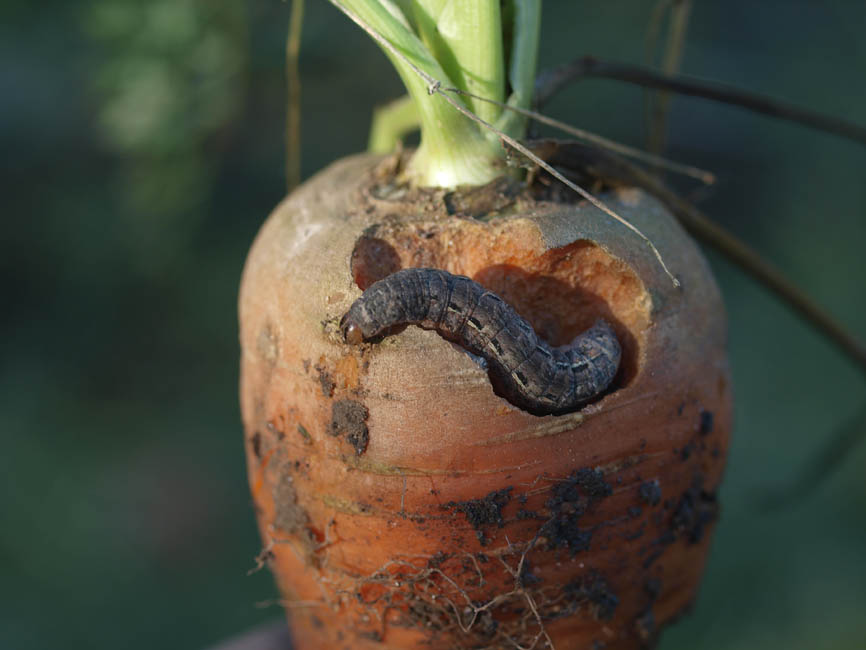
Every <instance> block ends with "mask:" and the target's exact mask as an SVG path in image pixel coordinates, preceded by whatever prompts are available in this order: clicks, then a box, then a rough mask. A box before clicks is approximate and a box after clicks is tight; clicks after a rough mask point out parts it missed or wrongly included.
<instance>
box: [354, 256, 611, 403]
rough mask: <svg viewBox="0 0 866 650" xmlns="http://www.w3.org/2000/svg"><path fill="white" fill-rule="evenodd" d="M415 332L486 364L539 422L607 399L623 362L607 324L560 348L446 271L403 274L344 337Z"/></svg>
mask: <svg viewBox="0 0 866 650" xmlns="http://www.w3.org/2000/svg"><path fill="white" fill-rule="evenodd" d="M407 324H408V325H417V326H419V327H422V328H424V329H430V330H435V331H436V332H438V333H439V335H440V336H442V337H443V338H445V339H447V340H449V341H453V342H454V343H457V344H458V345H460V346H461V347H462V348H464V349H465V350H467V351H469V352H471V353H472V354H475V355H479V356H481V357H483V358H484V359H485V360H486V361H487V370H488V375H489V377H490V381H491V383H492V384H493V389H494V391H495V392H496V393H497V394H498V395H500V396H501V397H504V398H505V399H507V400H508V401H509V402H511V403H512V404H514V405H515V406H517V407H520V408H521V409H523V410H525V411H529V412H530V413H533V414H535V415H547V414H551V413H567V412H569V411H574V410H576V409H577V408H579V407H580V406H582V405H584V404H586V403H587V402H589V401H591V400H593V399H595V398H597V397H599V396H600V395H601V394H602V393H603V392H604V391H605V390H607V388H608V387H609V386H610V384H611V382H612V381H613V378H614V376H615V375H616V373H617V370H618V368H619V362H620V357H621V354H622V350H621V347H620V344H619V341H618V340H617V338H616V334H615V333H614V331H613V329H612V328H611V326H610V325H609V324H608V323H607V322H606V321H604V320H601V319H599V320H598V321H596V323H595V325H593V326H592V327H590V328H589V329H588V330H586V331H585V332H583V333H582V334H580V335H578V336H577V337H576V338H575V339H574V340H573V341H572V342H571V344H569V345H564V346H561V347H558V348H553V347H551V346H550V345H549V344H548V343H547V342H546V341H544V340H542V339H540V338H538V336H537V335H536V333H535V330H533V329H532V326H531V325H530V324H529V323H527V322H526V321H525V320H524V319H523V318H521V316H520V315H519V314H518V313H517V312H516V311H514V309H513V308H512V307H511V306H510V305H508V304H507V303H506V302H505V301H503V300H502V298H500V297H499V296H497V295H496V294H494V293H492V292H490V291H488V290H487V289H485V288H484V287H482V286H481V285H480V284H478V283H477V282H474V281H473V280H470V279H469V278H467V277H464V276H462V275H452V274H451V273H448V272H447V271H442V270H439V269H403V270H402V271H397V272H396V273H393V274H392V275H389V276H388V277H386V278H384V279H382V280H379V281H378V282H375V283H374V284H372V285H371V286H370V287H368V288H367V290H366V291H364V293H363V294H362V295H361V297H360V298H358V299H357V300H356V301H355V302H354V303H353V304H352V306H351V307H350V308H349V311H348V312H346V315H345V316H343V319H342V321H341V322H340V329H341V330H342V332H343V337H344V338H345V340H346V342H347V343H350V344H353V345H358V344H360V343H361V342H362V341H369V340H370V339H374V338H376V337H378V336H382V335H383V334H384V335H387V333H388V330H390V329H391V328H393V327H395V326H397V325H407Z"/></svg>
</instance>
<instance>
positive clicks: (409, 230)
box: [351, 220, 651, 389]
mask: <svg viewBox="0 0 866 650" xmlns="http://www.w3.org/2000/svg"><path fill="white" fill-rule="evenodd" d="M528 227H531V226H528V225H527V222H525V221H518V220H515V221H511V222H509V221H504V222H502V223H498V224H492V225H491V224H478V223H473V222H467V221H458V222H456V223H454V224H451V223H448V224H441V223H437V224H418V223H411V224H402V225H399V226H393V225H388V226H380V227H377V228H373V229H371V231H368V232H367V233H366V234H365V235H363V236H362V237H360V238H359V239H358V241H357V243H356V245H355V249H354V251H353V253H352V261H351V265H352V275H353V278H354V280H355V283H356V284H357V285H358V287H359V288H360V289H362V290H364V289H366V288H367V287H369V286H370V285H371V284H373V283H374V282H376V281H377V280H380V279H382V278H384V277H387V276H388V275H390V274H392V273H394V272H395V271H398V270H400V269H401V268H413V267H414V268H421V267H429V268H438V269H443V270H446V271H448V272H450V273H454V274H457V275H465V276H468V277H470V278H472V279H473V280H475V281H476V282H478V283H479V284H481V285H482V286H484V287H486V288H488V289H490V290H491V291H493V292H494V293H496V294H497V295H499V296H500V297H501V298H502V299H503V300H505V301H506V302H508V303H509V304H510V305H511V306H512V307H514V309H515V310H516V311H517V313H519V314H520V315H521V316H522V317H523V318H525V319H526V320H527V321H528V322H529V323H530V324H531V325H532V326H533V328H534V329H535V331H536V333H538V335H539V336H540V337H542V338H543V339H545V340H546V341H547V342H548V343H550V344H551V345H553V346H559V345H566V344H568V343H570V342H571V341H572V340H573V339H574V337H576V336H577V335H578V334H580V333H581V332H583V331H585V330H587V329H588V328H589V327H591V326H592V325H593V324H594V323H595V322H596V320H598V319H599V318H602V319H604V320H606V321H607V322H608V323H610V325H611V326H612V327H613V328H614V330H615V332H616V335H617V338H618V340H619V342H620V345H621V346H622V361H621V364H620V370H619V373H618V375H617V378H616V380H615V382H614V389H615V388H618V387H624V386H626V385H627V384H628V383H630V382H631V381H632V380H633V379H634V377H635V376H636V375H637V374H638V372H639V371H640V365H641V363H640V360H641V349H642V347H643V344H644V340H645V337H646V330H647V328H648V327H649V324H650V315H649V312H650V304H651V301H650V299H649V296H648V294H647V291H646V288H645V287H644V285H643V283H642V282H641V280H640V279H639V278H638V277H637V275H636V274H635V272H634V271H633V270H632V269H631V268H630V267H629V266H628V265H627V264H625V263H624V262H622V261H620V260H618V259H616V258H614V257H613V256H612V255H610V254H609V253H607V252H606V251H605V250H603V249H602V248H601V247H599V246H598V245H596V244H595V243H593V242H591V241H577V242H574V243H572V244H570V245H568V246H564V247H561V248H556V249H551V250H547V251H544V250H543V249H542V250H539V248H541V246H540V245H539V243H538V237H537V234H536V233H535V232H534V231H533V232H531V233H527V232H526V229H527V228H528Z"/></svg>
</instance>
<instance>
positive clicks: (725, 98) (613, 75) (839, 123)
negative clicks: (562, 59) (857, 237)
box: [535, 56, 866, 145]
mask: <svg viewBox="0 0 866 650" xmlns="http://www.w3.org/2000/svg"><path fill="white" fill-rule="evenodd" d="M586 77H596V78H604V79H616V80H618V81H625V82H626V83H632V84H636V85H639V86H644V87H646V88H657V89H659V90H666V91H669V92H675V93H679V94H681V95H690V96H692V97H702V98H704V99H710V100H713V101H717V102H722V103H725V104H732V105H734V106H740V107H741V108H745V109H748V110H750V111H754V112H756V113H761V114H763V115H770V116H772V117H778V118H780V119H783V120H788V121H790V122H796V123H798V124H802V125H803V126H807V127H809V128H812V129H817V130H819V131H824V132H826V133H832V134H833V135H838V136H841V137H843V138H848V139H849V140H854V141H856V142H859V143H860V144H863V145H866V127H863V126H860V125H859V124H854V123H852V122H846V121H845V120H841V119H838V118H835V117H829V116H827V115H822V114H820V113H815V112H813V111H808V110H806V109H803V108H799V107H797V106H793V105H791V104H787V103H785V102H781V101H778V100H776V99H771V98H769V97H764V96H762V95H756V94H753V93H749V92H745V91H743V90H739V89H737V88H732V87H730V86H725V85H723V84H719V83H715V82H711V81H705V80H702V79H696V78H693V77H686V76H683V75H664V74H660V73H658V72H656V71H654V70H650V69H649V68H644V67H641V66H638V65H630V64H626V63H615V62H613V61H603V60H601V59H597V58H595V57H592V56H585V57H583V58H581V59H577V60H576V61H572V62H571V63H567V64H565V65H562V66H559V67H557V68H554V69H553V70H549V71H547V72H544V73H542V74H541V75H539V77H538V80H537V81H536V84H535V101H536V104H537V105H538V106H542V105H544V104H545V103H546V102H547V101H548V100H549V99H550V98H551V97H552V96H553V95H554V94H556V93H557V92H558V91H559V90H560V89H561V88H562V87H563V86H565V85H566V84H569V83H571V82H572V81H575V80H578V79H582V78H586Z"/></svg>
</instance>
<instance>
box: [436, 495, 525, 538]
mask: <svg viewBox="0 0 866 650" xmlns="http://www.w3.org/2000/svg"><path fill="white" fill-rule="evenodd" d="M512 489H513V488H512V487H507V488H503V489H501V490H496V491H495V492H491V493H490V494H488V495H487V496H486V497H484V498H483V499H470V500H469V501H451V502H449V503H446V504H445V505H444V506H442V507H443V508H452V509H454V510H459V511H460V512H462V513H463V514H464V515H466V519H467V521H469V523H470V524H471V525H472V527H473V528H474V529H475V534H476V535H477V536H478V540H479V541H480V542H481V545H482V546H485V545H486V544H487V542H488V541H489V540H488V539H487V537H486V535H485V534H484V529H485V527H486V526H494V525H495V526H497V527H499V528H502V526H503V524H504V521H503V519H502V508H503V507H505V506H506V505H507V504H508V502H509V501H510V500H511V490H512Z"/></svg>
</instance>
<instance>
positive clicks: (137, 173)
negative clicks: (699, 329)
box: [0, 0, 866, 650]
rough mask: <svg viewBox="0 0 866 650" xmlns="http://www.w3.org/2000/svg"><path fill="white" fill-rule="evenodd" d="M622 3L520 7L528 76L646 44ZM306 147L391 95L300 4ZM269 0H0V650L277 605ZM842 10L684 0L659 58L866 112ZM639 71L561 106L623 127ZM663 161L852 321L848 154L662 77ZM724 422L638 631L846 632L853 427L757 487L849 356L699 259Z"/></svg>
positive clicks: (857, 611) (864, 573) (684, 640)
mask: <svg viewBox="0 0 866 650" xmlns="http://www.w3.org/2000/svg"><path fill="white" fill-rule="evenodd" d="M652 4H653V3H650V2H646V0H607V1H606V2H603V3H602V2H588V1H584V2H573V1H563V2H555V1H553V0H548V2H546V4H545V13H544V24H543V34H544V38H543V43H542V51H541V61H542V67H546V66H550V65H553V64H557V63H562V62H564V61H567V60H570V59H571V58H574V57H577V56H579V55H583V54H588V53H592V54H596V55H598V56H602V57H608V58H613V59H618V60H623V61H631V62H640V61H641V60H642V58H643V56H644V35H645V32H646V28H647V24H648V22H649V17H650V13H651V9H652ZM307 5H308V6H307V20H306V23H305V26H304V42H303V46H302V51H301V55H302V59H301V75H302V83H303V97H302V107H303V119H304V122H303V156H304V158H303V170H304V176H305V177H306V176H309V175H310V174H312V173H313V172H314V171H315V170H317V169H319V168H321V167H322V166H324V165H326V164H327V163H328V162H330V161H331V160H333V159H335V158H338V157H340V156H344V155H347V154H350V153H352V152H356V151H359V150H361V149H363V148H364V146H365V143H366V137H367V127H368V124H369V119H370V116H371V111H372V108H373V106H374V105H375V104H377V103H382V102H384V101H386V100H388V99H391V98H394V97H396V96H397V95H399V94H400V93H401V88H400V85H399V82H398V80H397V77H396V74H394V73H393V72H392V70H391V69H390V68H389V67H388V65H387V63H386V61H385V58H384V56H383V55H382V54H381V53H380V52H379V51H378V50H377V49H376V47H375V46H374V45H373V44H372V42H370V41H369V39H368V38H367V37H366V36H364V35H363V34H362V33H361V32H360V31H359V30H358V29H356V28H355V27H353V26H352V25H351V24H350V23H349V22H348V20H346V19H345V18H344V17H342V16H340V15H339V14H338V13H337V12H336V11H335V10H334V9H333V8H332V7H330V6H329V5H328V4H327V3H325V2H323V1H322V0H308V3H307ZM289 9H290V7H289V5H288V4H286V3H283V2H279V1H278V0H255V1H247V2H234V3H233V2H228V1H225V0H223V1H219V0H149V1H148V2H140V1H138V0H87V1H83V0H80V1H71V0H64V1H60V0H42V1H41V2H38V3H34V2H25V1H24V0H4V2H3V4H2V8H0V49H2V56H0V145H2V152H3V155H2V158H0V168H2V180H3V183H2V186H3V191H2V215H3V216H2V230H0V233H2V234H0V272H2V283H3V284H2V286H3V292H2V294H3V301H2V302H3V307H2V309H0V328H2V329H0V360H2V361H0V363H2V365H0V441H2V448H0V494H2V500H0V647H2V648H10V649H11V648H59V647H64V648H132V649H138V648H141V649H145V648H147V649H152V648H183V649H187V648H193V649H194V648H204V647H206V646H208V645H209V644H212V643H214V642H216V641H218V640H220V639H223V638H225V637H227V636H229V635H232V634H235V633H238V632H241V631H242V630H244V629H246V628H248V627H249V626H251V625H254V624H256V623H257V622H260V621H263V620H268V619H274V618H279V617H280V615H281V614H280V612H279V610H278V609H277V608H275V607H271V608H261V607H257V606H256V603H259V602H260V601H263V600H266V599H268V598H272V597H273V596H274V595H275V590H274V588H273V586H272V583H271V579H270V576H269V575H267V573H266V572H262V573H259V574H256V575H253V576H247V575H246V572H247V570H248V569H249V568H251V567H252V566H253V557H254V556H255V555H256V553H257V551H258V549H259V543H258V539H257V534H256V531H255V527H254V522H253V516H252V509H251V507H250V503H249V498H248V495H247V486H246V477H245V470H244V462H243V445H242V436H241V427H240V422H239V412H238V406H237V387H236V386H237V379H238V373H237V359H238V346H237V324H236V311H235V300H236V292H237V287H238V280H239V277H240V272H241V268H242V265H243V261H244V256H245V252H246V250H247V248H248V247H249V245H250V243H251V241H252V238H253V237H254V235H255V233H256V230H257V229H258V227H259V226H260V224H261V223H262V221H263V220H264V219H265V217H266V216H267V214H268V212H269V210H270V209H271V208H272V207H273V206H274V205H275V204H276V203H277V202H278V201H279V200H280V198H281V197H282V195H283V187H284V181H283V160H284V158H283V120H284V106H285V83H284V76H283V74H284V73H283V51H284V37H285V33H286V24H287V20H288V15H289ZM864 25H866V4H864V3H863V2H862V0H857V1H849V2H846V1H841V0H834V1H833V2H831V3H827V2H817V1H809V0H763V1H762V2H760V3H756V2H749V1H746V0H736V1H734V0H731V1H729V2H695V6H694V9H693V11H692V20H691V24H690V30H689V36H688V41H687V45H686V49H685V57H684V61H683V71H684V72H688V73H692V74H697V75H701V76H705V77H710V78H716V79H719V80H724V81H727V82H730V83H732V84H736V85H738V86H741V87H743V88H746V89H751V90H755V91H760V92H764V93H767V94H770V95H773V96H777V97H781V98H786V99H788V100H791V101H793V102H795V103H797V104H800V105H803V106H806V107H810V108H812V109H816V110H819V111H823V112H826V113H829V114H832V115H837V116H841V117H847V118H848V119H851V120H854V121H859V122H860V123H866V84H864V82H863V80H864V70H866V39H863V37H862V29H863V26H864ZM642 109H643V93H642V91H640V90H638V89H636V88H634V87H626V86H624V85H622V84H619V83H617V82H611V81H583V82H581V83H579V84H577V85H575V86H574V87H572V88H571V89H569V90H568V91H567V92H564V93H562V95H561V96H559V97H558V98H557V99H556V100H555V101H553V102H552V103H551V104H550V105H549V107H548V112H549V113H550V114H552V115H553V116H555V117H558V118H560V119H564V120H567V121H570V122H572V123H573V124H575V125H577V126H580V127H582V128H586V129H593V130H596V131H598V132H599V133H602V134H604V135H607V136H609V137H613V138H616V139H619V140H622V141H625V142H628V143H630V144H635V145H641V144H643V143H644V142H645V138H646V133H645V129H644V120H643V114H642ZM668 154H669V156H670V157H671V158H674V159H676V160H682V161H686V162H691V163H693V164H697V165H700V166H703V167H706V168H709V169H712V170H714V171H716V172H717V173H718V174H719V177H720V182H719V183H718V185H717V187H716V188H715V189H714V190H713V191H712V192H710V193H709V194H708V195H707V196H706V197H705V199H704V200H703V202H702V207H704V208H705V210H706V211H708V212H709V213H710V214H712V215H713V216H714V217H716V218H717V219H718V220H719V221H720V222H721V223H723V224H724V225H725V226H727V227H728V228H730V229H731V230H732V231H734V232H735V233H737V234H738V235H739V236H741V237H742V238H743V239H745V240H746V241H748V242H749V243H750V244H752V245H753V246H754V247H755V248H757V249H759V250H760V251H762V252H763V253H764V254H765V255H766V257H767V258H768V259H769V260H771V261H773V262H774V263H776V264H778V265H779V266H780V267H781V268H782V269H784V271H785V272H786V273H787V275H788V276H789V277H791V278H792V279H794V280H795V281H796V282H797V283H798V284H799V285H800V286H801V287H803V289H805V290H806V291H807V292H809V293H810V294H811V295H813V296H815V297H817V299H818V300H819V301H820V302H821V303H822V304H823V305H824V306H825V307H826V308H827V309H829V310H830V311H831V312H832V313H834V314H836V315H837V316H838V317H839V318H840V319H841V320H842V321H843V322H845V323H846V324H847V325H848V326H849V327H850V328H851V329H852V330H854V331H856V332H858V333H860V335H861V336H862V337H866V297H864V295H866V294H864V289H863V286H864V281H866V255H864V244H866V219H864V216H866V171H864V168H866V151H864V150H863V148H862V147H861V146H858V145H855V144H853V143H850V142H846V141H843V140H840V139H838V138H834V137H831V136H825V135H821V134H817V133H814V132H811V131H807V130H805V129H802V128H799V127H796V126H792V125H790V124H786V123H782V122H779V121H774V120H771V119H768V118H764V117H757V116H753V115H750V114H747V113H745V112H742V111H740V110H737V109H732V108H727V107H722V106H718V105H713V104H710V103H708V102H704V101H701V100H696V99H675V100H674V102H673V106H672V113H671V121H670V130H669V148H668ZM709 256H710V260H711V263H712V265H713V267H714V269H715V270H716V272H717V274H718V277H719V281H720V283H721V285H722V289H723V292H724V295H725V298H726V301H727V305H728V310H729V315H730V329H731V354H732V362H733V369H734V379H735V391H736V397H737V418H736V431H735V438H734V443H733V448H732V454H731V458H730V463H729V469H728V474H727V478H726V483H725V484H724V486H723V489H722V498H723V515H722V519H721V522H720V524H719V526H718V528H717V531H716V535H715V540H714V546H713V552H712V555H711V558H710V563H709V567H708V571H707V574H706V577H705V581H704V584H703V587H702V590H701V594H700V598H699V599H698V601H697V603H696V605H695V608H694V611H693V612H692V614H691V616H689V617H688V618H686V619H684V620H683V621H682V622H681V623H679V624H678V625H676V626H675V627H673V628H672V629H670V630H669V631H668V632H667V634H666V635H665V636H664V638H663V640H662V643H661V648H663V649H664V650H673V649H677V648H684V649H685V648H706V649H715V648H719V649H722V648H724V649H733V648H762V649H767V648H787V649H792V648H796V649H799V648H803V649H814V648H834V649H849V648H850V649H855V648H864V647H866V616H864V611H866V481H864V480H863V474H864V471H863V468H864V467H866V445H862V446H860V447H858V448H857V449H856V451H855V452H854V453H852V454H850V455H849V457H848V458H847V459H846V460H845V462H844V464H843V465H842V467H841V469H840V471H838V472H836V473H834V474H833V475H832V476H830V477H829V478H828V480H827V481H826V482H824V483H823V484H821V485H819V486H817V487H815V489H814V490H812V491H811V493H809V494H808V495H806V496H805V497H803V498H799V499H797V500H796V501H795V502H794V503H793V504H792V505H790V506H789V507H788V508H786V509H784V510H783V511H781V512H780V513H776V514H772V515H768V514H765V513H762V512H760V511H759V510H758V508H757V502H758V499H759V497H760V495H761V494H763V490H765V489H766V488H768V487H771V486H778V485H782V484H784V483H785V482H786V481H787V480H789V479H790V478H792V476H793V475H794V474H795V473H796V471H797V470H798V469H799V468H801V467H802V466H803V465H804V464H805V463H807V462H808V461H809V460H810V458H814V452H815V450H816V448H817V447H818V446H819V444H820V442H821V440H822V439H823V438H826V437H827V436H828V435H829V434H831V432H833V431H834V430H835V429H837V428H838V427H839V426H841V425H842V423H844V422H845V421H846V420H848V419H850V418H851V417H853V416H854V415H855V413H856V412H857V411H858V409H859V408H860V406H861V405H862V404H863V403H864V401H866V400H864V396H866V390H864V389H866V384H864V382H863V379H862V376H861V375H860V374H859V373H858V372H857V370H856V369H855V368H854V367H853V366H852V364H851V363H850V362H848V361H846V360H845V359H844V358H842V357H841V356H840V354H839V353H838V352H837V351H836V350H835V349H834V348H832V347H831V346H830V345H829V344H827V343H826V342H824V341H823V340H822V339H820V338H819V337H817V336H816V335H815V334H813V333H812V331H811V330H809V329H808V328H807V327H806V326H805V325H803V324H802V323H801V322H800V321H798V320H796V319H795V318H794V317H793V316H791V315H790V313H789V312H788V311H787V310H786V309H785V308H784V307H783V306H781V305H780V303H779V302H778V301H777V300H776V299H775V298H773V297H772V296H770V295H769V294H767V293H766V292H765V291H764V290H763V289H761V288H760V287H758V286H756V285H755V284H754V283H753V282H752V281H751V280H750V279H749V278H748V277H746V276H744V275H743V274H742V273H741V272H740V271H739V270H737V269H735V268H734V267H732V266H731V265H729V264H728V263H727V262H725V261H724V260H722V259H721V258H720V257H719V256H717V255H715V254H712V253H710V255H709Z"/></svg>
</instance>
